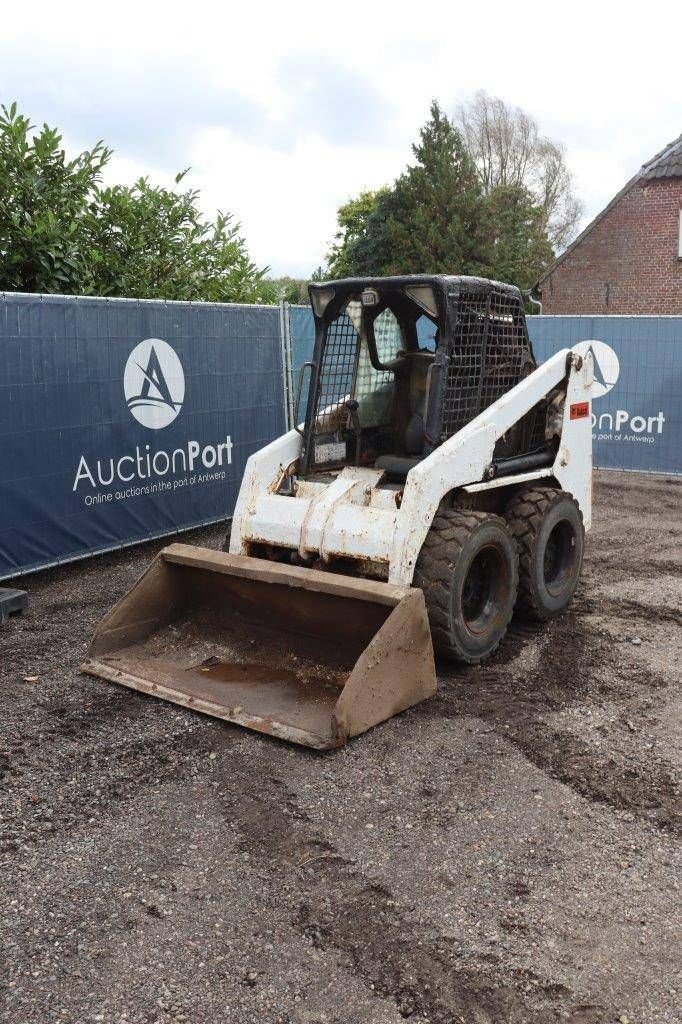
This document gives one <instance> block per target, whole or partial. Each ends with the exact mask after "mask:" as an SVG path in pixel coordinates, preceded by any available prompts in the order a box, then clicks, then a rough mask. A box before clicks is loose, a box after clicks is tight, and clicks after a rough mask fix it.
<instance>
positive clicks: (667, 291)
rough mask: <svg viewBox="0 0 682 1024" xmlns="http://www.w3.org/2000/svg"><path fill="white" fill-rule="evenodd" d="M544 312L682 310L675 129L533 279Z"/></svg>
mask: <svg viewBox="0 0 682 1024" xmlns="http://www.w3.org/2000/svg"><path fill="white" fill-rule="evenodd" d="M536 287H537V291H538V293H539V295H540V298H541V300H542V310H543V313H588V314H590V313H611V314H616V313H630V314H633V313H635V314H636V313H640V314H651V315H660V314H663V313H677V314H682V135H680V136H679V138H678V139H676V140H675V142H671V143H670V145H668V146H666V147H665V149H663V150H662V151H661V152H660V153H658V154H657V155H656V156H655V157H654V158H653V159H652V160H650V161H649V162H648V163H646V164H644V166H643V167H642V168H641V170H640V171H639V172H638V173H637V174H636V175H635V176H634V178H632V179H631V180H630V181H629V182H628V183H627V185H626V186H625V188H623V189H621V191H620V192H619V193H618V195H616V196H614V198H613V199H612V200H611V202H610V203H609V205H608V206H607V207H606V208H605V209H604V210H602V212H601V213H600V214H598V216H596V217H595V218H594V220H593V221H592V223H591V224H588V226H587V227H586V228H585V230H584V231H583V232H582V233H581V234H580V235H578V237H577V238H576V240H575V241H574V242H573V243H572V244H571V245H569V247H568V248H567V249H566V251H565V252H564V253H562V255H561V256H559V258H558V259H557V260H555V262H554V263H553V264H552V265H551V267H549V269H548V270H546V271H545V273H544V274H543V275H542V277H541V278H540V279H539V281H538V283H537V286H536Z"/></svg>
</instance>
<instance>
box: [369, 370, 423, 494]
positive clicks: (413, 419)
mask: <svg viewBox="0 0 682 1024" xmlns="http://www.w3.org/2000/svg"><path fill="white" fill-rule="evenodd" d="M405 357H406V358H407V359H408V360H409V362H410V367H409V390H408V395H409V418H408V421H407V427H406V428H405V431H404V434H403V437H402V439H401V440H402V444H401V445H400V447H401V448H402V450H403V452H404V454H400V455H397V454H396V455H380V456H379V458H378V459H377V460H376V462H375V463H374V465H375V467H376V468H377V469H383V470H384V471H385V472H386V473H388V474H390V475H391V476H397V477H401V478H402V479H405V477H406V476H407V474H408V473H409V471H410V470H411V469H412V468H413V467H414V466H416V465H417V463H418V462H420V461H421V459H423V457H424V443H425V440H426V435H425V430H424V419H425V416H426V385H427V377H428V371H429V366H430V365H431V362H432V360H433V354H432V353H431V352H428V351H422V350H420V351H417V352H406V353H405Z"/></svg>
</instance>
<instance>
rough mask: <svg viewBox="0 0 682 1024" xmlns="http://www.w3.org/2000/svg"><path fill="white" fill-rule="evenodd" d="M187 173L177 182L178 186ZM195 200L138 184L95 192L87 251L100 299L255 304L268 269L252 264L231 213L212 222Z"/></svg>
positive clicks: (145, 183)
mask: <svg viewBox="0 0 682 1024" xmlns="http://www.w3.org/2000/svg"><path fill="white" fill-rule="evenodd" d="M186 173H187V172H186V171H183V172H182V173H181V174H178V175H177V176H176V178H175V184H176V185H179V184H180V182H181V181H182V180H183V178H184V176H185V174H186ZM198 201H199V193H198V192H196V191H193V190H188V191H186V192H176V191H174V190H170V189H166V188H162V187H159V186H153V185H151V184H150V183H149V181H148V179H147V178H140V179H139V180H138V181H136V182H135V184H134V185H132V186H124V185H114V186H112V187H110V188H105V189H100V188H98V189H96V190H95V194H94V197H93V200H92V203H91V206H90V212H91V217H90V221H89V248H90V255H91V259H92V261H93V275H94V290H95V291H96V293H97V294H99V295H128V296H130V297H131V298H155V299H182V300H186V301H204V302H259V301H262V300H263V299H264V298H266V297H267V293H268V286H267V283H266V282H265V274H266V270H259V269H258V268H257V267H256V266H255V265H254V264H253V263H252V262H251V260H250V259H249V257H248V254H247V252H246V243H245V242H244V239H243V238H242V237H241V236H240V234H239V230H240V226H239V224H237V223H235V222H234V221H233V219H232V216H231V215H230V214H229V213H220V212H219V213H218V214H217V215H216V218H215V220H214V221H213V222H209V221H207V220H205V219H204V217H203V216H202V214H201V213H200V212H199V209H198V206H197V204H198Z"/></svg>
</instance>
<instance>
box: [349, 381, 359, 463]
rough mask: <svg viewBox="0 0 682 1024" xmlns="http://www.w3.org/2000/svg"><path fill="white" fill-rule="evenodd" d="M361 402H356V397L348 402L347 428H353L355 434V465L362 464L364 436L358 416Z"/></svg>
mask: <svg viewBox="0 0 682 1024" xmlns="http://www.w3.org/2000/svg"><path fill="white" fill-rule="evenodd" d="M359 408H360V403H359V402H356V401H355V399H354V398H351V399H350V400H349V401H348V402H346V412H347V413H348V415H347V417H346V430H352V432H353V433H354V434H355V465H356V466H359V465H360V441H361V438H362V427H361V426H360V417H359V416H358V409H359Z"/></svg>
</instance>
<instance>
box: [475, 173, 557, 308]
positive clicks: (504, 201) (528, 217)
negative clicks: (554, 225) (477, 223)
mask: <svg viewBox="0 0 682 1024" xmlns="http://www.w3.org/2000/svg"><path fill="white" fill-rule="evenodd" d="M485 217H486V223H487V232H488V245H489V249H488V252H489V259H490V267H491V271H490V272H491V276H492V277H494V278H496V279H497V280H498V281H506V282H509V283H511V284H515V285H516V286H517V287H518V288H521V289H528V288H531V287H532V286H533V284H534V283H535V282H536V281H537V279H538V277H539V276H540V274H541V273H542V271H543V270H544V269H545V267H547V266H548V265H549V263H551V261H552V259H553V255H554V254H553V251H552V246H551V244H550V242H549V239H548V237H547V234H546V232H545V228H544V218H543V215H542V210H541V209H540V207H539V206H538V205H537V203H536V202H535V198H534V196H533V195H532V194H531V193H530V192H529V191H528V189H526V188H523V186H518V185H498V186H496V187H494V188H492V189H491V190H490V192H489V193H488V195H487V196H486V201H485Z"/></svg>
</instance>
